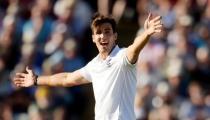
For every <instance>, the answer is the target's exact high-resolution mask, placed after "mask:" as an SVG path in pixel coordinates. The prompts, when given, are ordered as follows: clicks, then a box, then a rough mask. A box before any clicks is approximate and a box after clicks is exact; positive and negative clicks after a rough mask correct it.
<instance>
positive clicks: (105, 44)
mask: <svg viewBox="0 0 210 120" xmlns="http://www.w3.org/2000/svg"><path fill="white" fill-rule="evenodd" d="M100 45H102V46H107V45H108V43H100Z"/></svg>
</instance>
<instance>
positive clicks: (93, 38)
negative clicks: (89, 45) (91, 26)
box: [92, 34, 96, 43]
mask: <svg viewBox="0 0 210 120" xmlns="http://www.w3.org/2000/svg"><path fill="white" fill-rule="evenodd" d="M92 41H93V43H96V41H95V35H93V34H92Z"/></svg>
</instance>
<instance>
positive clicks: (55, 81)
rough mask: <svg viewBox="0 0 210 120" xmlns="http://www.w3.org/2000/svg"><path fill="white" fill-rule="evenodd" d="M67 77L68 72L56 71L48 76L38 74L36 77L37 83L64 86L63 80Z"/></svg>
mask: <svg viewBox="0 0 210 120" xmlns="http://www.w3.org/2000/svg"><path fill="white" fill-rule="evenodd" d="M67 77H68V73H58V74H54V75H49V76H39V77H38V78H37V85H47V86H65V81H66V79H67Z"/></svg>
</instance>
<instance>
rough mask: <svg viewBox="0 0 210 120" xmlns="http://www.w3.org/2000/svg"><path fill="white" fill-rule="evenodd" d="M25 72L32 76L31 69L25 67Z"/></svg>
mask: <svg viewBox="0 0 210 120" xmlns="http://www.w3.org/2000/svg"><path fill="white" fill-rule="evenodd" d="M26 71H27V72H28V74H33V72H32V70H31V69H29V67H28V66H27V67H26Z"/></svg>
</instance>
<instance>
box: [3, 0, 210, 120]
mask: <svg viewBox="0 0 210 120" xmlns="http://www.w3.org/2000/svg"><path fill="white" fill-rule="evenodd" d="M96 11H98V12H100V13H102V14H105V15H110V14H111V15H112V16H113V17H114V18H115V19H116V21H117V22H118V25H119V27H118V28H119V30H118V31H119V36H121V37H119V38H122V39H123V38H124V39H123V42H124V43H126V44H127V45H129V44H130V43H132V41H133V39H132V35H139V34H141V32H142V31H143V27H142V26H143V24H144V21H145V19H146V17H147V16H148V13H149V12H151V13H152V14H153V16H156V15H161V16H162V20H163V24H164V29H163V31H162V33H161V34H155V35H153V36H152V37H151V40H150V41H149V43H148V44H147V45H146V47H145V48H144V49H143V51H142V52H141V54H140V55H139V56H140V57H139V58H140V59H139V61H138V63H137V80H138V83H137V92H136V99H135V114H136V117H137V119H138V120H210V53H209V52H210V51H209V50H210V49H209V48H210V1H209V0H136V1H135V0H134V1H133V0H131V1H128V0H0V120H91V119H93V118H94V98H93V93H92V88H91V86H85V87H82V86H78V87H72V88H60V87H46V86H36V87H32V88H17V87H16V86H14V85H13V84H12V82H11V78H12V77H13V75H14V74H15V73H16V72H25V67H26V66H29V67H31V68H33V70H34V71H35V73H36V74H38V75H51V74H54V73H58V72H72V71H74V70H77V69H79V68H81V67H82V66H84V65H85V64H86V63H87V62H88V61H89V60H90V59H91V58H93V57H94V56H95V55H96V53H97V51H95V48H94V47H93V46H94V44H93V43H92V40H91V31H90V28H89V25H90V21H91V17H92V15H93V14H94V13H95V12H96ZM136 26H138V30H135V32H134V33H131V32H130V31H128V30H133V28H136ZM123 32H126V33H127V34H121V33H123ZM127 38H129V39H127ZM121 41H122V40H121V39H119V40H118V42H119V44H121ZM124 47H126V46H124Z"/></svg>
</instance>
